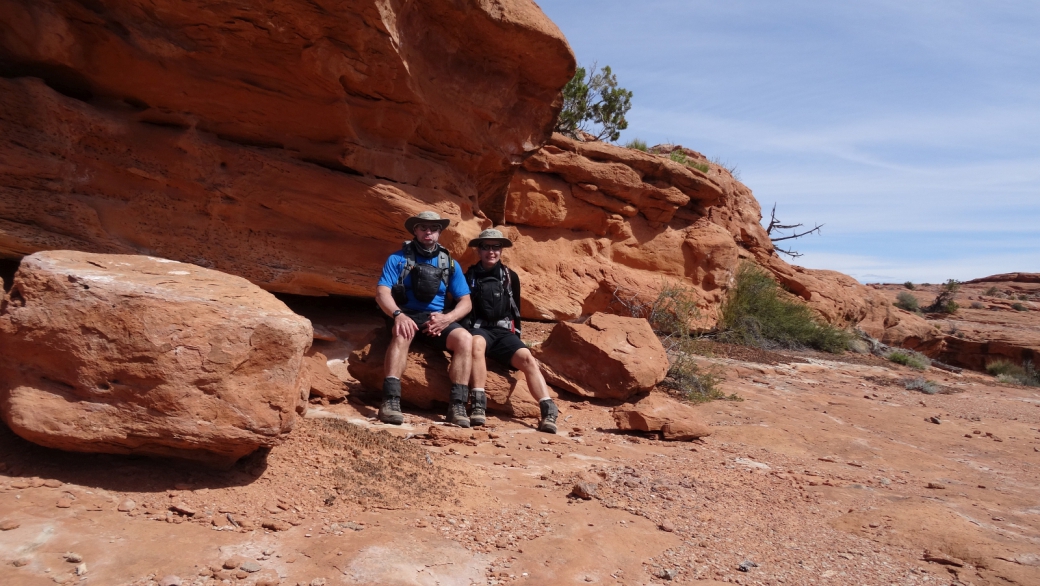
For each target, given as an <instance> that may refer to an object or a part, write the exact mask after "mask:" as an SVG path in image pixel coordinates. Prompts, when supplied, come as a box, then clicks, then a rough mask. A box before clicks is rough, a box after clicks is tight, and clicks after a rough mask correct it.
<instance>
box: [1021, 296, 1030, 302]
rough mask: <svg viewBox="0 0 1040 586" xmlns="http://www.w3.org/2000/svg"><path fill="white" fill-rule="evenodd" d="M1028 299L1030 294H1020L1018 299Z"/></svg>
mask: <svg viewBox="0 0 1040 586" xmlns="http://www.w3.org/2000/svg"><path fill="white" fill-rule="evenodd" d="M1026 299H1029V296H1028V295H1019V296H1018V300H1019V301H1025V300H1026Z"/></svg>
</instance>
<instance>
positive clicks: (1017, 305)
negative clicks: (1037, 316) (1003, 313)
mask: <svg viewBox="0 0 1040 586" xmlns="http://www.w3.org/2000/svg"><path fill="white" fill-rule="evenodd" d="M1011 309H1014V310H1015V311H1028V310H1029V308H1028V307H1026V306H1025V305H1022V304H1021V303H1018V302H1017V301H1016V302H1015V303H1012V304H1011Z"/></svg>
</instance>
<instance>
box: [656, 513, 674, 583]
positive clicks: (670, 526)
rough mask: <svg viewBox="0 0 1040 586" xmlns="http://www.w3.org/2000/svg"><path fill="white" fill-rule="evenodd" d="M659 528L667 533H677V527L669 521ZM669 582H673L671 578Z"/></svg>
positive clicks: (663, 522) (665, 521) (662, 523)
mask: <svg viewBox="0 0 1040 586" xmlns="http://www.w3.org/2000/svg"><path fill="white" fill-rule="evenodd" d="M657 528H658V529H660V530H661V531H665V532H667V533H672V532H674V531H675V525H673V524H672V522H671V521H668V520H664V521H661V524H660V525H658V526H657ZM669 580H671V578H669Z"/></svg>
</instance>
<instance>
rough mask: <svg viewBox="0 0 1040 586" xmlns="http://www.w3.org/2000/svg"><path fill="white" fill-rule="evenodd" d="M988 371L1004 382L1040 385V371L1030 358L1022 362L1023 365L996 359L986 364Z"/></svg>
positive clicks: (1028, 385) (1032, 385)
mask: <svg viewBox="0 0 1040 586" xmlns="http://www.w3.org/2000/svg"><path fill="white" fill-rule="evenodd" d="M986 372H988V373H990V374H991V375H993V376H995V377H997V380H999V381H1000V382H1002V383H1011V384H1015V385H1025V386H1027V387H1040V372H1037V370H1036V367H1035V366H1033V363H1032V362H1031V361H1029V360H1026V361H1025V362H1024V363H1022V366H1019V365H1017V364H1015V363H1014V362H1011V361H1010V360H1003V359H1001V360H995V361H993V362H990V363H989V364H987V365H986Z"/></svg>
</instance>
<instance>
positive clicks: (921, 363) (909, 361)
mask: <svg viewBox="0 0 1040 586" xmlns="http://www.w3.org/2000/svg"><path fill="white" fill-rule="evenodd" d="M888 359H889V360H891V361H892V362H895V363H896V364H902V365H903V366H909V367H910V368H913V369H914V370H924V369H926V368H928V367H929V366H931V365H932V361H931V360H929V359H928V357H927V356H924V355H922V354H918V353H917V352H914V351H913V350H895V351H893V352H891V353H890V354H889V355H888Z"/></svg>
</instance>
